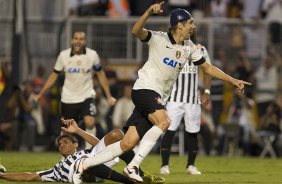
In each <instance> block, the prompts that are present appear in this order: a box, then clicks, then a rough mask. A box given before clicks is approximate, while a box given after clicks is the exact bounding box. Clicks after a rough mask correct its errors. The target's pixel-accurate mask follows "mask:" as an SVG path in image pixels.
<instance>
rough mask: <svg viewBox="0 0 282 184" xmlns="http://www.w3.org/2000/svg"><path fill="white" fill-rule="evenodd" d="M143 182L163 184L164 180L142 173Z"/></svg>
mask: <svg viewBox="0 0 282 184" xmlns="http://www.w3.org/2000/svg"><path fill="white" fill-rule="evenodd" d="M142 178H143V182H142V183H144V184H163V183H165V179H164V178H163V177H160V176H156V175H151V174H149V173H148V172H146V171H144V176H143V177H142Z"/></svg>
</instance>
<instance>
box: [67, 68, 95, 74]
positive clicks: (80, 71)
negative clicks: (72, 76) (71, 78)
mask: <svg viewBox="0 0 282 184" xmlns="http://www.w3.org/2000/svg"><path fill="white" fill-rule="evenodd" d="M68 72H69V73H89V72H90V70H89V69H84V68H69V69H68Z"/></svg>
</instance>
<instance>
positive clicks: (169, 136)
mask: <svg viewBox="0 0 282 184" xmlns="http://www.w3.org/2000/svg"><path fill="white" fill-rule="evenodd" d="M174 134H175V131H170V130H167V131H166V132H165V134H164V135H163V137H162V141H161V156H162V166H164V165H168V164H169V156H170V149H171V145H172V141H173V136H174Z"/></svg>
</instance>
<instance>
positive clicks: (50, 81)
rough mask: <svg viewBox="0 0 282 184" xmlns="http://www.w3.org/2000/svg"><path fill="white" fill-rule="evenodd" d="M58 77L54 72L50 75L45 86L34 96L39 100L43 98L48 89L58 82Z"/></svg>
mask: <svg viewBox="0 0 282 184" xmlns="http://www.w3.org/2000/svg"><path fill="white" fill-rule="evenodd" d="M57 78H58V74H57V73H55V72H52V73H51V74H50V76H49V77H48V79H47V81H46V83H45V84H44V86H43V88H42V89H41V90H40V92H39V94H38V95H35V96H34V100H35V101H38V100H39V99H40V98H41V96H42V95H43V94H44V93H45V92H46V91H47V89H49V88H50V87H51V86H52V85H53V84H54V83H55V82H56V80H57Z"/></svg>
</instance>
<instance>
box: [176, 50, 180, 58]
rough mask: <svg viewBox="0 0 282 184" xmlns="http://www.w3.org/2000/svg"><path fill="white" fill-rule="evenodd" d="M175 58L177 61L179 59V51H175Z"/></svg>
mask: <svg viewBox="0 0 282 184" xmlns="http://www.w3.org/2000/svg"><path fill="white" fill-rule="evenodd" d="M175 56H176V58H177V59H179V58H180V57H181V52H180V51H176V54H175Z"/></svg>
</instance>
